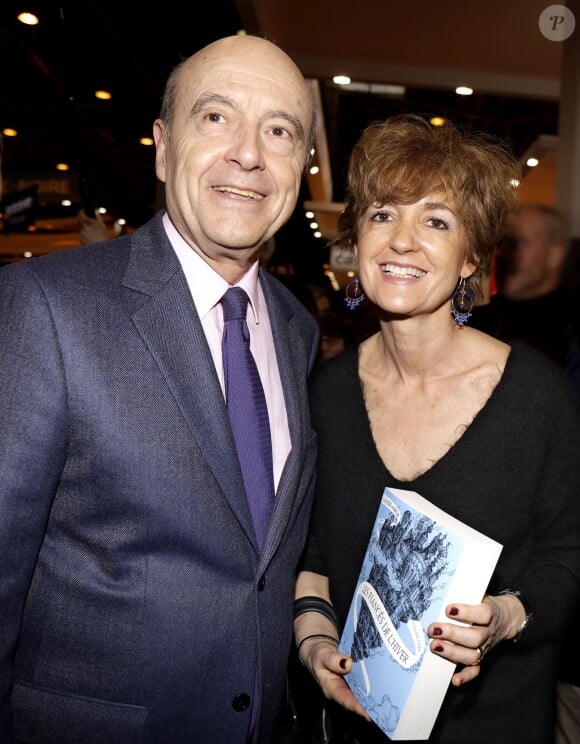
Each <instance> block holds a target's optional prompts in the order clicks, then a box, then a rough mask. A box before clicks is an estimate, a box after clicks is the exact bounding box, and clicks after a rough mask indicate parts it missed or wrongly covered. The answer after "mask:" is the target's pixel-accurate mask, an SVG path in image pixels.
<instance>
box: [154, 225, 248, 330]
mask: <svg viewBox="0 0 580 744" xmlns="http://www.w3.org/2000/svg"><path fill="white" fill-rule="evenodd" d="M163 226H164V228H165V232H166V233H167V237H168V238H169V242H170V243H171V246H172V247H173V250H174V251H175V254H176V255H177V258H178V259H179V263H180V264H181V267H182V269H183V271H184V273H185V278H186V280H187V284H188V286H189V290H190V292H191V296H192V297H193V301H194V303H195V308H196V310H197V313H198V315H199V317H200V318H202V319H203V318H204V317H205V316H206V315H207V313H209V312H210V311H211V310H212V309H213V308H214V307H215V306H216V305H217V304H218V303H219V301H220V300H221V298H222V296H223V295H224V293H225V292H226V290H227V289H228V288H229V286H230V285H229V284H228V283H227V282H226V280H225V279H224V278H223V277H221V276H220V275H219V274H218V273H217V271H214V270H213V269H212V268H211V266H210V265H209V264H208V263H206V261H204V260H203V258H202V257H201V256H200V255H199V253H197V252H196V251H194V250H193V248H191V247H190V246H189V245H188V244H187V243H186V242H185V240H184V239H183V238H182V237H181V235H180V234H179V232H178V231H177V229H176V228H175V226H174V225H173V223H172V222H171V219H170V217H169V215H168V214H167V212H165V214H164V215H163ZM258 269H259V262H258V261H255V262H254V263H253V264H252V265H251V266H250V268H249V269H248V271H246V273H245V274H244V276H243V277H242V278H241V279H240V281H239V282H238V283H237V285H236V286H238V287H242V289H244V290H245V292H246V293H247V295H248V297H249V301H250V307H251V308H252V313H253V315H254V319H255V321H256V323H259V322H260V292H259V282H258Z"/></svg>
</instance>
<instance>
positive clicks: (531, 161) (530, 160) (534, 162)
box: [526, 158, 540, 168]
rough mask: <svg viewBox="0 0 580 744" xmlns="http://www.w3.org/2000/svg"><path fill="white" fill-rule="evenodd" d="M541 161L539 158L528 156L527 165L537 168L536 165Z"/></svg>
mask: <svg viewBox="0 0 580 744" xmlns="http://www.w3.org/2000/svg"><path fill="white" fill-rule="evenodd" d="M539 162H540V161H539V160H538V158H528V159H527V160H526V165H527V166H528V167H529V168H535V167H536V165H538V163H539Z"/></svg>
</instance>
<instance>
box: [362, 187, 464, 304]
mask: <svg viewBox="0 0 580 744" xmlns="http://www.w3.org/2000/svg"><path fill="white" fill-rule="evenodd" d="M467 248H468V240H467V233H466V231H465V228H464V227H463V224H462V222H461V221H460V219H459V217H458V215H457V210H456V207H455V202H454V200H453V199H452V198H450V197H449V196H448V195H446V194H445V193H444V192H442V191H433V192H430V193H428V194H427V195H426V196H424V197H423V198H421V199H419V201H416V202H414V203H412V204H380V205H378V204H375V205H373V206H372V207H369V209H367V210H366V212H365V213H364V214H363V216H362V218H361V221H360V224H359V231H358V242H357V245H356V254H357V260H358V267H359V276H360V280H361V283H362V285H363V288H364V291H365V294H366V296H367V297H368V298H369V300H371V301H372V302H374V303H375V304H376V305H378V307H380V308H381V309H383V310H385V311H386V312H388V313H392V314H397V315H405V316H420V315H425V314H427V315H431V314H433V313H436V312H438V311H441V312H443V310H444V312H445V313H447V315H448V316H449V305H448V303H449V299H450V297H451V295H452V294H453V292H454V290H455V287H456V285H457V280H458V279H459V277H460V276H463V277H468V276H470V275H471V274H472V273H473V271H474V270H475V266H473V264H471V263H470V262H469V261H468V260H467Z"/></svg>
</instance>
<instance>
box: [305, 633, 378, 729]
mask: <svg viewBox="0 0 580 744" xmlns="http://www.w3.org/2000/svg"><path fill="white" fill-rule="evenodd" d="M300 660H301V661H302V663H303V664H304V666H305V667H306V668H307V669H308V670H309V671H310V673H311V674H312V676H313V677H314V679H315V680H316V681H317V682H318V684H319V685H320V687H321V689H322V692H323V693H324V695H325V697H327V698H328V699H329V700H334V701H335V702H336V703H338V704H339V705H341V706H342V707H343V708H346V710H350V711H352V712H353V713H358V715H359V716H362V717H363V718H365V719H366V720H367V721H370V720H371V719H370V718H369V716H368V715H367V713H366V712H365V711H364V709H363V707H362V706H361V704H360V703H359V702H358V700H357V699H356V698H355V696H354V695H353V693H352V692H351V690H350V688H349V686H348V685H347V684H346V682H345V680H344V675H345V674H346V673H347V672H349V671H350V670H351V668H352V659H351V658H350V657H349V656H346V655H345V654H341V653H339V652H338V651H337V650H336V644H335V643H333V642H332V641H330V640H326V639H317V638H313V639H312V640H308V641H306V643H304V644H303V646H302V649H301V651H300Z"/></svg>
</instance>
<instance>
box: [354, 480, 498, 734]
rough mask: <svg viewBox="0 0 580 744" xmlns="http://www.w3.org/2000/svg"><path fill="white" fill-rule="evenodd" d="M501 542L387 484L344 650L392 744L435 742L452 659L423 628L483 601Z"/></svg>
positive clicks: (357, 687) (362, 696)
mask: <svg viewBox="0 0 580 744" xmlns="http://www.w3.org/2000/svg"><path fill="white" fill-rule="evenodd" d="M501 550H502V546H501V545H500V544H499V543H498V542H496V541H495V540H492V539H491V538H489V537H487V536H486V535H484V534H482V533H481V532H478V531H477V530H474V529H473V528H471V527H469V526H468V525H466V524H464V523H463V522H461V521H460V520H458V519H456V518H454V517H452V516H451V515H449V514H447V513H446V512H444V511H443V510H442V509H439V508H438V507H436V506H434V505H433V504H431V503H430V502H429V501H427V500H426V499H425V498H423V497H422V496H421V495H420V494H418V493H415V492H413V491H405V490H402V489H395V488H392V489H389V488H385V490H384V493H383V495H382V498H381V503H380V506H379V509H378V512H377V516H376V519H375V523H374V526H373V530H372V533H371V536H370V539H369V544H368V548H367V550H366V553H365V558H364V561H363V565H362V567H361V570H360V574H359V577H358V581H357V585H356V589H355V591H354V594H353V598H352V601H351V605H350V609H349V613H348V616H347V619H346V623H345V627H344V630H343V633H342V636H341V640H340V647H339V650H340V651H341V653H344V654H347V655H349V656H351V657H352V658H353V661H354V664H353V667H352V670H351V671H350V672H349V673H348V674H347V675H346V676H345V679H346V682H347V684H348V685H349V687H350V689H351V690H352V692H353V693H354V695H355V696H356V698H357V699H358V701H359V702H360V704H361V705H362V707H363V708H364V709H365V711H366V712H367V713H368V715H369V716H370V717H371V719H372V720H373V721H374V722H375V723H376V724H377V726H378V727H379V728H380V729H381V730H382V731H383V732H384V733H385V734H387V736H388V737H389V738H390V739H392V740H394V741H397V740H405V739H416V740H419V741H422V740H426V739H428V738H429V735H430V734H431V731H432V729H433V726H434V724H435V720H436V718H437V715H438V713H439V710H440V708H441V704H442V703H443V699H444V697H445V694H446V692H447V690H448V688H449V684H450V682H451V677H452V676H453V673H454V672H455V664H453V663H451V662H449V661H448V660H447V659H442V658H440V657H439V656H437V655H436V654H433V653H432V652H431V651H430V650H429V645H428V644H429V637H428V636H427V627H428V625H429V624H430V623H432V622H434V621H437V620H440V621H445V622H451V621H450V619H449V618H447V617H446V616H445V612H444V610H445V607H446V605H448V604H450V603H453V602H458V603H459V602H460V603H467V604H478V603H479V602H481V600H482V599H483V596H484V594H485V590H486V589H487V586H488V584H489V580H490V578H491V575H492V573H493V571H494V569H495V566H496V563H497V560H498V558H499V556H500V553H501Z"/></svg>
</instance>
